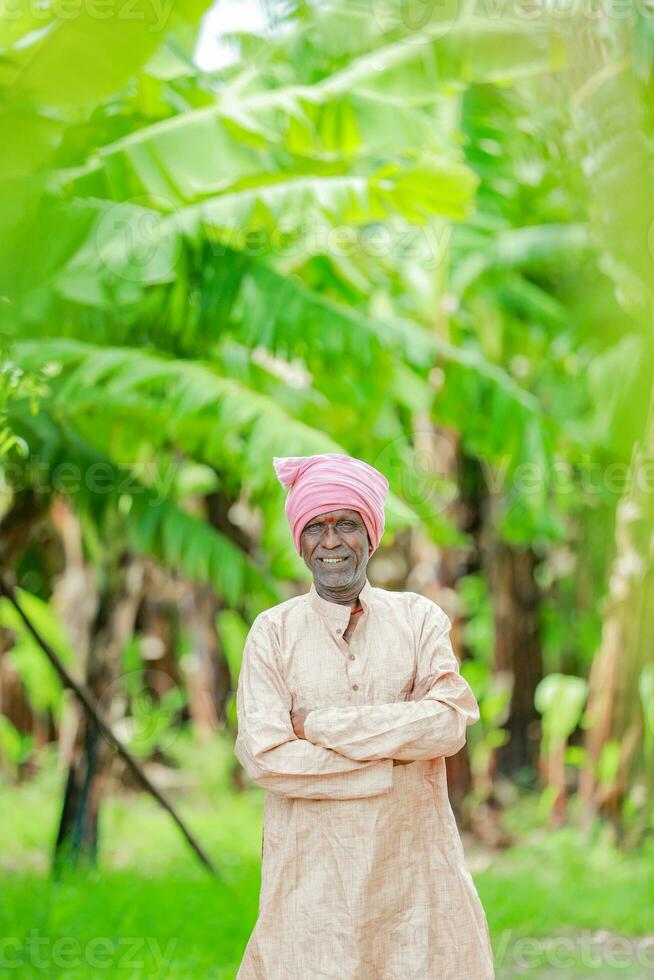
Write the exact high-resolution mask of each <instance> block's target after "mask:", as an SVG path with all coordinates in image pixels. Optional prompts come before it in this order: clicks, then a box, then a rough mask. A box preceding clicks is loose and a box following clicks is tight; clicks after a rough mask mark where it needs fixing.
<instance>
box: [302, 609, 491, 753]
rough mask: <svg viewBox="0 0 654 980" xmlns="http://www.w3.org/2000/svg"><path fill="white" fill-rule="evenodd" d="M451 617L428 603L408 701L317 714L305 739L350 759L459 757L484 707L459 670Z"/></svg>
mask: <svg viewBox="0 0 654 980" xmlns="http://www.w3.org/2000/svg"><path fill="white" fill-rule="evenodd" d="M450 628H451V624H450V621H449V619H448V617H447V616H446V615H445V613H444V612H443V611H442V610H441V609H440V608H439V607H438V606H436V605H435V603H432V602H428V604H426V607H425V617H424V619H423V622H422V628H421V631H420V637H419V643H418V658H417V659H418V662H417V671H416V681H415V683H414V687H413V691H412V693H411V695H410V699H409V700H408V701H400V702H397V703H394V704H375V705H352V706H348V707H343V708H341V707H338V708H314V709H313V710H311V711H309V712H308V713H307V716H306V718H305V721H304V737H305V738H306V739H308V740H309V741H310V742H311V743H314V744H316V745H321V746H323V747H325V748H328V749H333V750H334V751H336V752H339V753H340V754H341V755H343V756H345V757H346V758H348V759H353V760H355V761H359V762H362V761H374V760H378V759H386V758H392V759H394V760H395V761H396V762H416V761H418V760H425V759H434V758H437V757H439V756H450V755H455V754H456V753H457V752H458V751H459V749H461V748H462V747H463V745H464V744H465V741H466V729H467V727H468V725H472V724H474V723H475V722H476V721H478V720H479V707H478V705H477V701H476V700H475V697H474V695H473V693H472V691H471V690H470V687H469V685H468V683H467V681H466V680H465V679H464V678H463V677H462V676H461V674H460V673H459V666H458V663H457V660H456V657H455V655H454V651H453V650H452V643H451V641H450Z"/></svg>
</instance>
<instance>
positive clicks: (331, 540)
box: [322, 524, 341, 548]
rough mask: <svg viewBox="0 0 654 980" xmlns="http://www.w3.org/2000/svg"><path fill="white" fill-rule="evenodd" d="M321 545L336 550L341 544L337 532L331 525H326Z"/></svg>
mask: <svg viewBox="0 0 654 980" xmlns="http://www.w3.org/2000/svg"><path fill="white" fill-rule="evenodd" d="M322 543H323V544H324V545H327V547H328V548H329V547H331V548H336V547H338V545H340V543H341V539H340V538H339V536H338V532H337V531H336V528H335V527H334V525H333V524H328V525H327V529H326V531H325V536H324V538H323V541H322Z"/></svg>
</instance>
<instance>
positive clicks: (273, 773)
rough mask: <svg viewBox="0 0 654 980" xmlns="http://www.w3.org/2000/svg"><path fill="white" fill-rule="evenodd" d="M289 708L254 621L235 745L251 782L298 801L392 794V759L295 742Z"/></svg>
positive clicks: (271, 656) (242, 680)
mask: <svg viewBox="0 0 654 980" xmlns="http://www.w3.org/2000/svg"><path fill="white" fill-rule="evenodd" d="M291 708H292V704H291V696H290V693H289V691H288V688H287V687H286V684H285V682H284V679H283V676H282V674H281V671H280V670H279V668H278V666H277V664H276V661H275V657H274V650H273V649H272V645H271V641H270V638H269V637H268V635H267V633H266V630H265V629H264V628H263V627H262V626H261V624H260V623H257V622H256V621H255V623H254V624H253V626H252V628H251V630H250V632H249V634H248V638H247V640H246V643H245V649H244V651H243V662H242V666H241V672H240V675H239V681H238V689H237V693H236V710H237V715H238V734H237V737H236V744H235V747H234V752H235V755H236V757H237V759H238V760H239V762H240V763H241V765H242V766H243V768H244V769H245V771H246V772H247V774H248V776H249V777H250V779H252V780H253V782H255V783H258V785H260V786H263V787H264V789H267V790H270V791H271V792H273V793H278V794H280V795H282V796H289V797H296V798H300V799H313V800H329V799H331V800H349V799H359V798H361V797H366V796H377V795H379V794H382V793H390V791H391V789H392V787H393V761H392V759H384V760H381V761H372V762H359V761H356V760H353V759H347V758H346V757H345V756H343V755H340V754H339V753H338V752H335V751H333V750H331V749H328V748H325V747H323V746H320V745H314V744H312V743H311V742H309V741H307V740H305V739H303V738H298V737H297V735H296V734H295V732H294V730H293V725H292V723H291Z"/></svg>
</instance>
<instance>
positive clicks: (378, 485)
mask: <svg viewBox="0 0 654 980" xmlns="http://www.w3.org/2000/svg"><path fill="white" fill-rule="evenodd" d="M273 466H274V467H275V472H276V473H277V476H278V478H279V482H280V483H281V485H282V486H283V487H290V488H291V489H290V491H289V493H288V494H287V496H286V504H285V507H284V510H285V512H286V518H287V520H288V523H289V524H290V527H291V531H292V532H293V541H294V543H295V547H296V550H297V553H298V554H299V555H302V548H301V546H300V535H301V534H302V531H303V529H304V527H305V525H306V524H308V523H309V521H310V520H311V519H312V518H314V517H317V516H318V515H319V514H326V513H327V512H328V511H330V510H341V509H347V510H356V511H358V512H359V514H361V517H362V519H363V523H364V524H365V525H366V530H367V531H368V538H369V539H370V544H371V546H372V550H373V551H375V550H376V549H377V546H378V544H379V542H380V540H381V536H382V534H383V533H384V501H385V499H386V494H387V493H388V480H387V479H386V477H385V476H384V475H383V474H382V473H380V472H379V470H376V469H375V467H374V466H370V464H369V463H365V462H364V461H363V460H362V459H356V458H355V457H354V456H346V455H344V454H343V453H322V454H320V455H319V456H283V457H279V456H274V457H273Z"/></svg>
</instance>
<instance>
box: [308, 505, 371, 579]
mask: <svg viewBox="0 0 654 980" xmlns="http://www.w3.org/2000/svg"><path fill="white" fill-rule="evenodd" d="M300 547H301V548H302V557H303V558H304V561H305V564H306V565H307V567H308V568H310V569H311V572H312V574H313V578H314V581H318V582H319V583H320V584H321V585H325V586H326V587H327V588H334V587H339V588H340V587H342V586H347V585H349V584H350V583H351V582H355V581H356V580H357V579H358V578H360V577H361V573H362V572H365V568H366V565H367V564H368V558H369V557H370V551H371V550H372V549H371V547H370V542H369V540H368V532H367V531H366V526H365V524H364V523H363V520H362V518H361V515H360V514H359V512H358V511H356V510H330V511H327V512H326V513H324V514H320V515H319V516H318V517H313V518H312V519H311V520H310V521H309V522H308V524H306V525H305V526H304V528H303V530H302V534H301V536H300ZM329 559H331V560H329ZM334 559H342V560H340V561H335V560H334Z"/></svg>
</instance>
